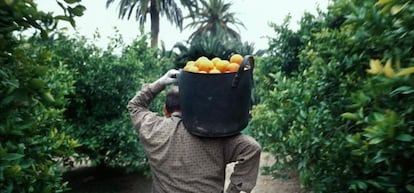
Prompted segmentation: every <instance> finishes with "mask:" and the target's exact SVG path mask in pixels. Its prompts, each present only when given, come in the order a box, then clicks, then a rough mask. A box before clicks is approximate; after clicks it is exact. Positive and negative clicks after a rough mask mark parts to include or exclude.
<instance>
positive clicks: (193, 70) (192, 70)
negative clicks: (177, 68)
mask: <svg viewBox="0 0 414 193" xmlns="http://www.w3.org/2000/svg"><path fill="white" fill-rule="evenodd" d="M187 71H189V72H199V69H198V67H197V66H191V65H190V66H189V67H188V69H187Z"/></svg>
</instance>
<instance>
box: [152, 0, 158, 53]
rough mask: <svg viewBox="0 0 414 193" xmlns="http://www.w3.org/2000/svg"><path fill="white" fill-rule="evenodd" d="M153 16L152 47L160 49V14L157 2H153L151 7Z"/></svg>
mask: <svg viewBox="0 0 414 193" xmlns="http://www.w3.org/2000/svg"><path fill="white" fill-rule="evenodd" d="M150 16H151V47H153V48H157V47H158V34H159V32H160V12H159V11H158V8H157V3H156V0H151V5H150Z"/></svg>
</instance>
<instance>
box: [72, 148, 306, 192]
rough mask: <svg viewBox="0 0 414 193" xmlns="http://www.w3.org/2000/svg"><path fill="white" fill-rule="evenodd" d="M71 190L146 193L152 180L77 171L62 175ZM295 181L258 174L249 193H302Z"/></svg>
mask: <svg viewBox="0 0 414 193" xmlns="http://www.w3.org/2000/svg"><path fill="white" fill-rule="evenodd" d="M274 162H275V161H274V159H273V158H272V156H270V155H269V154H268V153H262V156H261V163H260V165H261V167H263V166H271V165H272V164H273V163H274ZM233 166H234V164H229V165H228V167H227V170H226V174H227V175H226V182H225V185H226V186H227V185H228V183H229V180H228V179H229V176H230V175H231V172H232V171H233ZM65 179H66V180H68V182H69V186H70V187H71V189H72V190H71V191H70V193H98V192H99V193H149V192H150V190H151V180H150V179H148V178H145V177H143V176H142V175H138V174H125V173H123V172H122V171H119V170H114V169H98V168H88V167H84V168H78V169H76V170H73V171H71V172H67V173H66V174H65ZM301 192H302V191H301V189H300V185H299V181H298V179H297V177H293V178H290V179H274V178H273V177H272V176H270V175H263V174H259V177H258V180H257V184H256V187H255V188H254V189H253V191H252V193H301Z"/></svg>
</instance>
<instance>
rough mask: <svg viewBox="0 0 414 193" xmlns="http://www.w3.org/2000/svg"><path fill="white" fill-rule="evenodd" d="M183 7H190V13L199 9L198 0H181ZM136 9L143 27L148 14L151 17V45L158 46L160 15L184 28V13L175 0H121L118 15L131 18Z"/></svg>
mask: <svg viewBox="0 0 414 193" xmlns="http://www.w3.org/2000/svg"><path fill="white" fill-rule="evenodd" d="M114 1H115V0H107V1H106V7H107V8H108V7H109V6H110V5H111V4H112V3H113V2H114ZM180 3H181V5H182V6H183V7H186V8H188V9H189V11H190V13H193V12H194V11H195V10H197V1H192V0H180ZM134 10H135V18H136V20H137V21H139V25H140V27H141V28H142V27H143V26H144V24H145V22H146V20H147V14H149V15H150V19H151V47H157V46H158V34H159V31H160V15H161V16H164V15H165V16H166V18H167V19H168V20H169V21H170V22H171V23H172V24H175V25H177V26H178V27H179V28H180V30H182V25H183V14H182V11H181V9H180V8H179V6H178V4H177V3H176V1H174V0H120V1H119V15H118V17H119V18H121V19H124V18H125V16H127V19H130V18H131V16H132V14H133V11H134Z"/></svg>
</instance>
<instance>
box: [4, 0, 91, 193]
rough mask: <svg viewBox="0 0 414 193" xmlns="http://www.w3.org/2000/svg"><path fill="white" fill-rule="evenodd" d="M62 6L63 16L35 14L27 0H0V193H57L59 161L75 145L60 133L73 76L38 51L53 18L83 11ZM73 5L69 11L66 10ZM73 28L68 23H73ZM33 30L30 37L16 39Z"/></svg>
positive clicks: (69, 18)
mask: <svg viewBox="0 0 414 193" xmlns="http://www.w3.org/2000/svg"><path fill="white" fill-rule="evenodd" d="M68 3H69V4H66V3H62V4H61V5H62V8H63V9H65V10H66V13H67V14H68V15H67V16H64V15H61V16H53V15H51V14H47V13H44V12H41V11H38V10H37V8H36V4H34V3H33V2H32V1H23V0H15V1H0V10H1V11H0V63H1V68H0V117H1V122H0V187H1V188H0V189H1V192H16V193H17V192H19V193H20V192H59V191H63V190H64V189H65V184H63V183H62V182H61V179H62V178H61V170H59V169H58V167H59V166H60V158H61V157H62V156H69V155H72V154H73V153H74V148H75V147H77V146H78V145H79V144H78V143H77V141H76V140H74V139H72V138H69V137H68V136H67V135H66V134H65V133H63V132H62V129H63V127H65V125H66V123H65V121H64V119H63V112H64V109H65V106H66V105H67V99H65V97H66V96H67V95H68V94H69V93H71V92H73V91H74V88H73V82H74V79H73V76H72V74H71V73H70V72H69V71H68V69H67V67H66V66H65V64H64V63H53V62H52V61H51V58H52V57H53V53H51V52H49V51H48V50H46V49H39V48H38V47H37V46H36V41H37V40H38V39H39V36H38V33H39V32H40V35H41V37H42V38H43V39H46V38H48V34H49V33H50V32H52V31H53V30H54V29H55V26H56V23H57V22H58V20H66V21H73V16H75V15H76V16H79V15H82V11H83V10H84V7H83V6H81V5H78V4H77V1H71V2H68ZM71 7H74V8H71ZM73 24H74V23H73ZM24 30H33V31H34V32H35V34H34V35H33V37H31V38H26V37H24V36H21V35H20V34H21V32H23V31H24Z"/></svg>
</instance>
